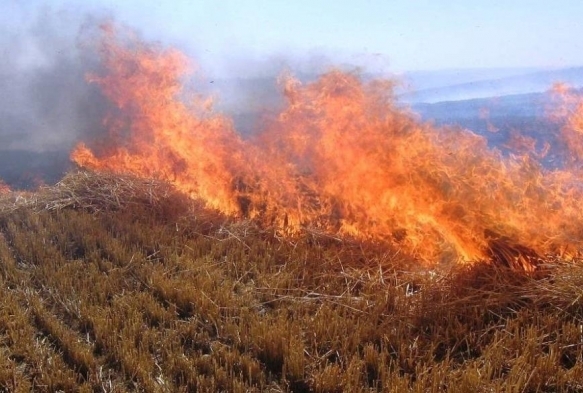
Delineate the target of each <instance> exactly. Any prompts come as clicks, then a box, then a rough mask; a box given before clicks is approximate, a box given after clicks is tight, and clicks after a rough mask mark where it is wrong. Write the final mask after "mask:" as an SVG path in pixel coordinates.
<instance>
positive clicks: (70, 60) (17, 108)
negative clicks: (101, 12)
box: [0, 4, 107, 152]
mask: <svg viewBox="0 0 583 393" xmlns="http://www.w3.org/2000/svg"><path fill="white" fill-rule="evenodd" d="M12 8H13V10H12V11H13V12H12V14H11V15H12V17H14V18H15V19H17V20H18V26H17V27H16V28H15V26H14V23H13V25H12V26H11V25H9V24H8V25H7V24H3V25H2V26H3V27H0V32H1V34H0V53H2V56H3V58H4V60H3V61H2V62H0V91H1V92H2V94H1V95H0V146H1V149H2V150H27V151H35V152H46V151H58V150H69V149H70V148H71V147H72V146H73V145H74V144H75V143H76V142H77V141H78V140H79V139H86V138H87V137H89V136H92V135H96V134H98V133H99V132H101V128H102V127H101V119H102V117H103V114H104V111H105V108H106V105H107V103H106V100H105V99H104V98H103V96H102V95H101V93H100V92H99V90H98V89H97V88H96V87H95V86H92V85H90V84H88V83H87V82H86V80H85V74H86V73H87V71H88V70H90V69H92V68H94V67H95V66H96V62H95V59H94V57H93V55H92V54H91V53H90V51H89V50H88V49H89V48H88V46H89V45H84V42H83V39H84V38H83V36H82V35H83V33H84V31H85V32H86V30H87V29H86V27H87V26H88V25H89V24H90V23H91V20H92V19H91V18H90V17H89V16H87V15H74V14H72V13H70V12H67V11H64V10H54V9H51V8H49V7H39V8H38V9H36V10H30V9H27V8H26V7H25V6H24V5H21V4H20V5H19V4H13V5H12Z"/></svg>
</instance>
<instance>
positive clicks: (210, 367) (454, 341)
mask: <svg viewBox="0 0 583 393" xmlns="http://www.w3.org/2000/svg"><path fill="white" fill-rule="evenodd" d="M0 292H1V293H0V302H1V303H2V305H1V307H0V352H1V353H0V389H1V390H3V391H9V392H28V391H32V390H34V391H46V392H52V391H59V390H62V391H66V392H74V391H105V392H126V391H146V392H174V391H200V392H216V391H225V392H246V391H257V392H260V391H267V392H287V391H293V392H304V391H306V392H307V391H314V392H342V391H351V392H368V391H392V392H403V391H413V392H445V391H447V392H468V391H470V392H538V391H544V392H583V264H581V263H580V262H579V261H577V260H574V261H569V262H567V261H562V260H561V259H560V258H557V257H549V259H548V261H546V263H545V264H544V265H543V266H542V267H541V272H540V274H537V275H529V274H525V273H523V272H519V271H513V270H509V269H508V268H504V267H501V266H497V265H495V264H491V263H487V262H480V263H475V264H473V265H465V266H464V265H455V266H434V267H425V266H420V265H419V264H417V263H416V262H415V261H414V260H411V258H407V257H406V256H404V255H402V254H401V253H400V252H399V250H397V249H392V248H390V247H388V246H386V245H382V244H369V243H365V242H362V241H360V242H358V241H355V240H350V239H340V238H336V237H335V236H329V235H325V234H323V233H319V232H316V231H310V230H306V231H305V232H303V233H301V234H298V235H295V236H293V237H283V236H282V234H280V233H278V232H276V231H274V230H273V229H269V228H259V227H257V226H256V225H254V224H253V223H250V222H242V221H233V220H227V219H226V218H224V217H222V216H221V215H219V214H218V213H213V212H211V211H208V210H205V209H204V208H202V207H201V206H199V205H197V204H196V203H195V202H192V201H190V200H188V199H186V198H185V197H183V196H181V195H180V194H178V193H176V192H175V191H173V190H172V189H171V188H170V187H169V186H167V185H165V184H163V183H157V182H148V181H145V180H136V179H132V178H125V177H112V176H97V175H94V174H90V173H77V174H70V175H68V176H67V177H66V178H65V179H64V180H63V181H62V182H61V183H59V184H58V185H57V186H54V187H52V188H45V189H42V190H41V191H38V192H37V193H5V194H0Z"/></svg>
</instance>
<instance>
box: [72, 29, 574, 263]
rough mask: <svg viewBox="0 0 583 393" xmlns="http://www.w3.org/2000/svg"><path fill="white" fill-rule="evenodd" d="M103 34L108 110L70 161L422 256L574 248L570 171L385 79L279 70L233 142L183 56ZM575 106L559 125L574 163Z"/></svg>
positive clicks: (257, 215) (228, 209)
mask: <svg viewBox="0 0 583 393" xmlns="http://www.w3.org/2000/svg"><path fill="white" fill-rule="evenodd" d="M104 31H105V33H104V39H103V42H102V43H101V46H100V53H101V56H102V61H103V64H104V66H105V69H106V70H107V73H105V74H104V75H99V76H91V77H90V81H92V82H94V83H97V84H98V85H99V86H100V87H101V88H102V90H103V92H104V94H105V95H106V96H107V97H108V98H109V99H110V100H111V101H112V102H113V103H114V104H115V105H116V107H117V108H118V110H117V111H115V113H112V114H111V116H110V117H109V118H108V119H107V120H106V125H107V127H108V128H109V130H110V134H109V136H108V138H107V141H106V142H105V143H104V145H103V146H102V147H101V148H100V149H90V148H89V147H87V146H86V145H84V144H80V145H79V146H77V147H76V149H75V150H74V151H73V152H72V159H73V160H74V161H75V162H76V163H77V164H78V165H80V166H81V167H86V168H90V169H93V170H98V171H112V172H120V173H121V172H124V173H125V172H129V173H132V174H135V175H138V176H146V177H157V178H162V179H165V180H167V181H169V182H171V183H172V184H174V185H175V186H176V187H177V188H178V189H180V190H182V191H184V192H186V193H188V194H189V195H191V196H192V197H193V198H200V199H202V200H204V201H205V202H206V204H207V205H208V206H209V207H212V208H215V209H218V210H220V211H222V212H223V213H225V214H227V215H231V216H240V217H248V218H253V219H256V220H260V221H264V222H268V223H270V224H273V225H275V226H276V227H277V228H279V229H281V230H284V231H295V230H298V229H300V228H301V227H303V226H312V227H319V228H322V229H325V230H328V231H334V232H337V233H342V234H346V235H350V236H355V237H357V238H361V239H370V240H380V241H386V242H390V243H394V244H396V245H397V246H398V247H400V248H401V249H403V250H404V251H406V252H408V253H409V254H411V255H412V256H415V257H417V258H419V259H420V260H421V261H425V262H435V261H440V260H463V261H471V260H476V259H483V258H491V257H496V255H498V256H500V253H502V254H504V256H503V257H504V258H506V260H507V261H506V262H507V263H508V259H512V258H514V259H515V260H516V263H517V264H519V265H521V267H522V268H525V269H530V268H532V266H531V264H532V262H531V261H528V260H525V259H524V258H522V257H521V255H522V256H524V255H532V256H537V255H545V254H547V253H557V252H565V251H569V252H575V251H576V250H577V247H578V243H579V242H580V241H581V240H582V237H583V225H582V223H583V217H582V214H581V209H580V207H579V204H578V200H580V198H581V197H582V196H583V195H582V194H583V189H582V187H581V186H580V185H579V183H580V182H579V179H580V178H581V177H580V176H579V175H580V173H579V172H580V171H574V170H554V171H550V170H546V169H544V168H543V167H542V166H541V165H540V164H539V163H538V161H537V160H536V157H537V156H536V154H534V153H535V152H526V153H524V154H521V155H516V156H511V157H503V156H502V155H501V154H500V153H499V152H498V151H496V150H490V149H488V147H487V144H486V140H485V139H484V138H482V137H480V136H477V135H475V134H473V133H471V132H469V131H463V130H459V129H453V128H436V127H434V126H432V125H431V124H428V123H422V122H420V121H419V120H417V119H416V118H415V116H414V115H413V114H411V113H409V112H408V111H407V110H405V109H403V108H401V107H399V106H397V105H396V102H395V97H394V95H393V90H392V83H391V82H389V81H385V80H376V81H371V82H367V83H364V82H363V81H361V80H360V78H359V77H358V76H357V75H353V74H347V73H343V72H340V71H331V72H328V73H326V74H324V75H322V76H321V77H320V78H319V79H318V80H316V81H315V82H311V83H307V84H302V83H301V82H300V81H298V80H295V79H293V78H292V77H286V78H284V79H283V80H282V83H281V84H282V90H283V93H284V95H285V98H286V107H285V108H284V109H283V110H282V111H281V112H280V113H279V114H278V115H277V116H275V117H274V118H272V119H271V120H269V121H267V122H266V124H265V125H264V126H263V129H262V130H261V132H260V133H258V136H257V137H255V138H254V139H252V140H243V139H242V138H241V137H240V136H239V135H238V134H237V132H236V131H235V129H234V127H233V123H232V121H231V120H230V119H228V118H227V117H225V116H221V115H218V114H215V113H213V111H212V109H211V108H210V105H209V102H208V101H205V100H202V99H201V98H200V97H198V98H196V99H190V100H187V96H186V92H185V91H184V90H183V88H182V78H183V77H184V76H185V74H186V73H187V72H188V71H189V70H190V66H189V64H188V61H187V59H186V58H185V57H184V55H182V54H181V53H179V52H178V51H176V50H167V49H164V48H160V47H157V46H154V45H147V44H144V43H142V42H140V41H139V40H137V39H135V38H132V37H125V38H120V37H119V36H118V35H117V34H116V32H115V31H114V29H113V28H111V27H107V28H106V29H105V30H104ZM582 113H583V105H581V107H580V108H576V110H575V111H574V112H572V114H571V116H570V117H569V121H568V122H567V123H566V126H565V131H564V134H565V138H567V140H568V145H569V146H572V149H571V152H572V153H573V154H574V157H577V160H579V157H581V158H583V138H581V137H580V135H578V134H577V133H581V130H582V129H583V126H581V125H582V124H583V120H582V119H583V115H581V114H582ZM579 126H581V127H579ZM577 127H579V128H577ZM522 145H525V143H522ZM526 145H528V143H526ZM531 145H532V146H534V144H531ZM578 146H581V150H580V151H579V150H578V149H579V147H578ZM509 244H515V245H516V247H514V248H513V247H512V246H508V245H509ZM504 247H506V248H507V249H506V250H504ZM517 250H518V251H517ZM520 258H522V259H520Z"/></svg>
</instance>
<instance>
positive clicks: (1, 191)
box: [0, 179, 12, 194]
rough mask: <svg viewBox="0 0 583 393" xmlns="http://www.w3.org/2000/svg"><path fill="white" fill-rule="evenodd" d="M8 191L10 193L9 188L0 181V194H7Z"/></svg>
mask: <svg viewBox="0 0 583 393" xmlns="http://www.w3.org/2000/svg"><path fill="white" fill-rule="evenodd" d="M10 191H12V190H11V189H10V186H9V185H8V184H6V183H4V181H3V180H2V179H0V194H8V193H9V192H10Z"/></svg>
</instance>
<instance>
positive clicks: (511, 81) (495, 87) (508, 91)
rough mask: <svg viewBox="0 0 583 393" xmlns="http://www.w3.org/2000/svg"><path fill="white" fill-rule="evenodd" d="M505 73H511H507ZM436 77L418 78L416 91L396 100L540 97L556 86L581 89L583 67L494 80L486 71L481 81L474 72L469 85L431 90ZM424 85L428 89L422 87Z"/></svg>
mask: <svg viewBox="0 0 583 393" xmlns="http://www.w3.org/2000/svg"><path fill="white" fill-rule="evenodd" d="M507 72H508V73H510V71H507ZM438 75H439V74H438V73H436V74H434V75H433V76H431V75H428V76H427V77H426V78H425V79H419V78H418V82H417V86H415V85H413V86H411V87H412V88H413V89H415V88H416V90H411V91H405V92H403V93H402V94H400V96H399V98H400V100H401V101H404V102H408V103H421V102H426V103H435V102H441V101H461V100H468V99H474V98H485V97H495V96H506V95H516V94H527V93H540V92H544V91H547V90H549V88H551V87H552V85H553V84H554V83H557V82H564V83H567V84H569V85H572V86H574V87H581V86H583V67H573V68H562V69H556V70H539V71H534V72H533V71H532V70H529V69H526V70H523V71H522V72H521V71H520V70H517V71H516V73H514V74H512V75H505V76H499V77H494V78H489V77H488V76H489V75H492V74H491V73H489V72H487V71H484V73H483V76H482V77H480V73H479V72H475V73H474V74H473V77H474V78H475V79H474V80H471V81H466V82H461V83H453V84H441V85H437V86H432V82H431V81H432V80H433V79H432V78H435V77H436V76H438ZM430 76H431V77H430ZM469 76H470V75H469V74H468V77H469ZM450 77H451V76H450ZM404 79H405V80H407V75H406V74H405V75H404ZM413 80H414V79H413ZM424 84H425V86H430V87H425V86H424Z"/></svg>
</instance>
